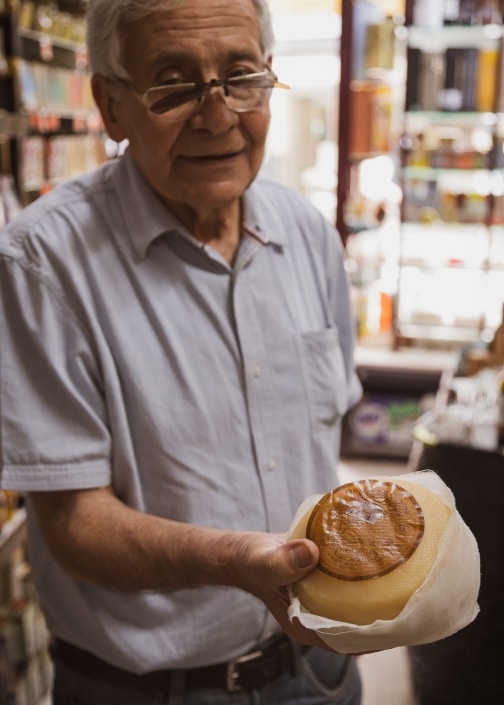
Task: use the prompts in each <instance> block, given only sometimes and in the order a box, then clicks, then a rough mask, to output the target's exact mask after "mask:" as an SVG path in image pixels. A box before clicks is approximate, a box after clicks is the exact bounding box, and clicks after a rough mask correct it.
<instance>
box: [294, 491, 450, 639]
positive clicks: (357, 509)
mask: <svg viewBox="0 0 504 705" xmlns="http://www.w3.org/2000/svg"><path fill="white" fill-rule="evenodd" d="M450 514H451V509H450V507H448V506H447V505H446V504H445V502H443V500H442V499H440V498H439V497H438V496H437V495H436V493H435V492H433V491H432V490H431V489H429V488H427V487H425V486H422V485H417V484H415V483H414V482H411V481H404V482H402V481H400V480H399V479H397V478H389V479H385V478H369V479H366V480H359V481H356V482H351V483H348V484H345V485H342V486H341V487H338V488H336V489H335V490H333V491H332V492H329V493H328V494H326V495H324V496H323V497H322V498H321V499H320V500H319V501H318V502H317V503H316V504H315V506H314V507H312V509H310V510H309V511H308V512H307V513H306V514H305V515H304V516H303V517H302V518H301V520H300V521H299V523H298V524H297V526H296V527H295V528H294V530H293V532H291V538H305V537H306V538H309V539H311V540H312V541H314V542H315V543H316V544H317V545H318V547H319V550H320V558H319V563H318V566H317V567H316V568H315V569H314V570H313V571H312V572H311V573H309V574H308V575H307V576H306V577H304V578H303V579H302V580H300V581H298V582H297V583H295V584H294V585H293V593H294V595H296V596H297V597H298V598H299V600H300V602H301V604H302V605H303V606H304V608H305V609H306V610H308V611H309V612H311V613H313V614H317V615H320V616H322V617H327V618H329V619H333V620H337V621H341V622H348V623H351V624H358V625H367V624H371V623H373V622H375V621H376V620H390V619H394V618H395V617H397V615H398V614H399V613H400V612H401V610H402V609H403V608H404V606H405V605H406V603H407V602H408V600H409V599H410V597H411V595H412V594H413V593H414V592H415V591H416V590H417V589H418V588H419V587H420V585H422V583H423V582H424V580H425V578H426V576H427V575H428V573H429V572H430V570H431V568H432V565H433V563H434V561H435V559H436V556H437V550H438V545H439V541H440V539H441V536H442V534H443V531H444V529H445V527H446V525H447V523H448V519H449V517H450Z"/></svg>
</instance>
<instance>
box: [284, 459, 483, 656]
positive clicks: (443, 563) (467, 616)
mask: <svg viewBox="0 0 504 705" xmlns="http://www.w3.org/2000/svg"><path fill="white" fill-rule="evenodd" d="M380 479H381V480H384V481H387V480H388V481H392V482H395V483H397V484H398V485H400V484H401V479H402V480H404V481H408V482H413V483H416V484H419V485H423V486H424V487H426V488H428V489H429V490H431V491H432V492H434V493H435V494H436V495H437V496H438V497H440V498H441V499H442V500H443V502H445V504H447V505H448V506H449V507H450V509H451V510H452V511H451V514H450V517H449V519H448V523H447V525H446V528H445V530H444V532H443V535H442V537H441V540H440V542H439V545H438V552H437V556H436V559H435V561H434V564H433V565H432V568H431V570H430V571H429V572H428V574H427V576H426V578H425V580H424V581H423V583H422V584H421V585H420V587H419V588H418V589H417V590H416V591H415V592H413V594H412V595H411V597H410V598H409V600H408V601H407V603H406V605H405V606H404V608H403V609H402V611H401V612H400V613H399V614H398V616H397V617H395V618H394V619H390V620H377V621H375V622H373V623H372V624H367V625H362V626H361V625H356V624H351V623H347V622H337V621H334V620H332V619H326V618H324V617H320V616H319V615H315V614H312V613H311V612H308V611H307V610H306V609H305V608H304V607H303V605H302V604H301V603H300V601H299V599H298V598H297V597H295V596H294V595H293V594H292V593H291V605H290V607H289V617H290V619H293V618H294V617H297V618H298V619H299V621H300V622H301V624H303V626H305V627H307V628H309V629H314V630H315V631H316V632H317V634H318V635H319V636H320V638H321V639H322V640H323V641H324V642H325V643H326V644H327V645H328V646H330V647H331V648H332V649H334V651H337V652H339V653H343V654H347V653H359V652H367V651H381V650H384V649H392V648H395V647H398V646H413V645H417V644H426V643H430V642H433V641H438V640H439V639H443V638H444V637H447V636H449V635H451V634H454V633H455V632H457V631H459V630H460V629H462V628H463V627H465V626H467V625H468V624H470V623H471V622H472V621H473V620H474V619H475V617H476V616H477V614H478V611H479V608H478V603H477V599H478V593H479V587H480V557H479V550H478V545H477V543H476V539H475V537H474V535H473V533H472V532H471V530H470V529H469V527H468V526H467V525H466V524H465V522H464V521H463V519H462V517H461V516H460V514H459V513H458V511H457V509H456V506H455V499H454V496H453V494H452V492H451V490H450V489H449V488H448V487H447V485H446V484H445V483H444V482H443V480H442V479H441V478H440V477H439V476H438V475H437V474H436V473H435V472H433V471H432V470H428V471H419V472H413V473H407V474H404V475H400V476H397V477H383V478H380ZM322 496H323V495H314V496H312V497H308V498H307V499H306V500H305V501H304V502H303V503H302V504H301V506H300V507H299V509H298V510H297V512H296V515H295V517H294V519H293V521H292V524H291V527H290V529H289V535H290V534H291V533H292V532H293V531H294V529H295V528H296V526H297V525H298V524H299V522H300V521H301V519H302V518H303V517H304V516H305V514H306V513H307V512H308V511H310V509H311V508H312V507H313V506H314V505H315V504H316V503H317V502H318V501H319V499H320V498H321V497H322Z"/></svg>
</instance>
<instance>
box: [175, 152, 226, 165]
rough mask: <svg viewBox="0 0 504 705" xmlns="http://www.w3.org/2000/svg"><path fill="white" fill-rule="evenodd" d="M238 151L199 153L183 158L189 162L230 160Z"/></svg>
mask: <svg viewBox="0 0 504 705" xmlns="http://www.w3.org/2000/svg"><path fill="white" fill-rule="evenodd" d="M239 154H240V152H225V153H222V154H199V155H193V156H186V157H184V159H186V160H187V161H190V162H200V163H208V162H226V161H231V160H232V159H235V158H236V157H237V156H238V155H239Z"/></svg>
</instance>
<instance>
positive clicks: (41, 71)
mask: <svg viewBox="0 0 504 705" xmlns="http://www.w3.org/2000/svg"><path fill="white" fill-rule="evenodd" d="M3 5H4V7H2V6H1V5H0V38H1V39H0V57H1V56H3V58H4V61H3V62H2V61H0V90H1V99H0V174H1V175H3V176H9V177H11V179H12V180H13V184H14V187H15V192H16V194H17V196H18V199H19V202H20V204H21V205H26V204H27V203H29V202H30V201H31V200H33V199H34V198H36V197H37V196H38V195H40V193H43V192H45V191H47V190H49V189H51V188H53V187H54V186H55V185H57V184H58V183H60V182H62V181H64V180H66V179H68V178H71V177H73V176H75V175H77V174H80V173H82V172H84V171H87V170H89V169H91V168H93V167H95V166H97V165H98V164H100V163H101V162H103V161H104V160H105V159H106V158H107V156H106V150H105V141H106V140H105V135H104V131H103V125H102V123H101V119H100V116H99V113H98V111H97V109H96V106H95V105H94V101H93V98H92V93H91V87H90V79H89V73H88V70H87V53H86V47H85V17H84V4H83V3H82V2H79V1H78V0H74V1H73V2H69V1H67V2H65V1H64V0H59V1H58V2H55V1H48V0H38V1H35V2H30V1H28V0H20V1H19V2H16V3H8V4H5V3H3ZM2 67H3V68H2ZM0 215H3V217H2V220H7V219H8V218H9V217H10V213H3V214H0Z"/></svg>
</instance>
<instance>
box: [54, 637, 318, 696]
mask: <svg viewBox="0 0 504 705" xmlns="http://www.w3.org/2000/svg"><path fill="white" fill-rule="evenodd" d="M308 648H309V647H297V646H295V645H294V644H293V643H292V642H291V641H290V640H289V639H288V637H286V636H285V635H281V636H276V637H273V638H272V639H270V640H268V641H267V642H265V643H264V644H262V645H259V646H258V647H257V648H256V649H254V650H253V651H250V652H248V653H246V654H243V655H242V656H238V657H237V658H234V659H232V660H231V661H229V662H227V663H218V664H215V665H212V666H202V667H201V668H189V669H186V670H181V671H178V670H162V671H151V672H150V673H145V674H136V673H132V672H131V671H127V670H124V669H122V668H118V667H117V666H113V665H112V664H109V663H107V662H106V661H103V660H102V659H100V658H98V657H97V656H94V655H93V654H91V653H89V652H88V651H84V650H82V649H80V648H78V647H77V646H74V645H73V644H69V643H68V642H66V641H62V640H61V639H54V640H53V642H52V644H51V655H52V657H53V659H54V660H55V662H56V663H57V662H58V661H59V662H60V663H61V664H63V666H65V667H67V668H69V669H70V670H73V671H74V672H77V673H79V674H81V675H83V676H87V677H92V678H96V679H97V680H100V681H102V682H105V683H107V684H108V685H111V686H117V687H122V688H125V687H126V688H132V689H135V690H141V691H159V690H162V691H165V692H168V691H169V689H170V685H171V683H172V682H173V679H174V677H175V675H177V676H178V675H180V674H182V675H183V678H184V682H185V689H186V690H187V691H189V690H206V689H217V690H225V691H227V692H230V693H233V692H237V691H241V690H256V689H260V688H262V687H263V686H265V685H268V684H269V683H272V682H273V681H275V680H276V679H277V678H280V676H282V675H283V674H284V673H287V672H289V671H290V672H292V673H294V672H295V671H296V655H297V653H299V652H304V651H307V650H308Z"/></svg>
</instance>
